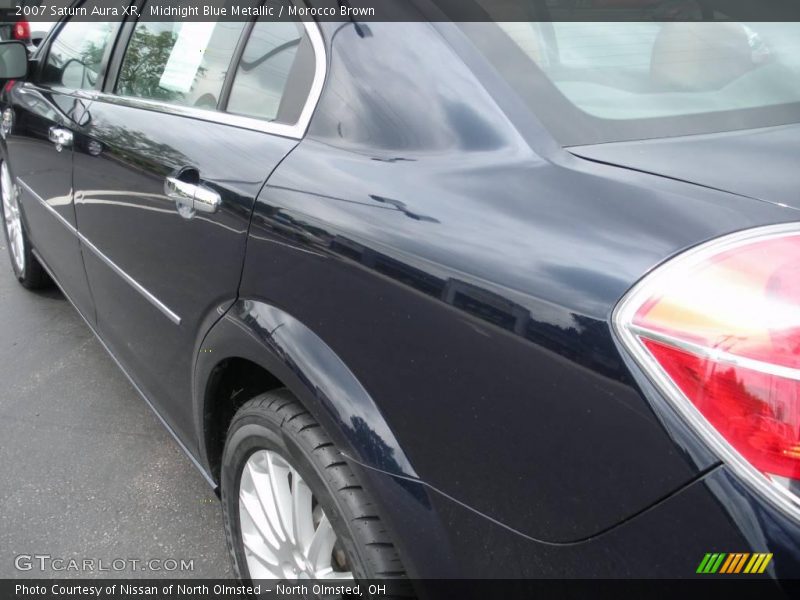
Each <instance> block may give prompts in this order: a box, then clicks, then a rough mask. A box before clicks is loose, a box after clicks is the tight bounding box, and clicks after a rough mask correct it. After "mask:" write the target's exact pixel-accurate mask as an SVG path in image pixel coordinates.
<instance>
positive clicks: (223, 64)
mask: <svg viewBox="0 0 800 600" xmlns="http://www.w3.org/2000/svg"><path fill="white" fill-rule="evenodd" d="M244 25H245V24H244V23H241V22H235V23H227V22H216V23H215V22H208V23H206V22H199V23H196V22H149V21H140V22H138V23H137V24H136V27H135V29H134V31H133V35H132V37H131V39H130V42H129V43H128V48H127V49H126V51H125V55H124V57H123V60H122V67H121V68H120V73H119V77H118V79H117V85H116V90H115V91H116V93H117V94H118V95H120V96H132V97H136V98H145V99H149V100H159V101H161V102H168V103H170V104H179V105H182V106H191V107H196V108H205V109H216V107H217V103H218V102H219V99H220V95H221V93H222V87H223V83H224V81H225V76H226V74H227V72H228V68H229V66H230V64H231V61H232V60H233V54H234V51H235V50H236V44H237V42H238V40H239V37H240V35H241V33H242V30H243V28H244Z"/></svg>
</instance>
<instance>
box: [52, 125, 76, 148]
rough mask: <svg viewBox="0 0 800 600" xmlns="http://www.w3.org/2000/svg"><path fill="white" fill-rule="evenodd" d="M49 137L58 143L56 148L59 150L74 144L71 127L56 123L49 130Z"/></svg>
mask: <svg viewBox="0 0 800 600" xmlns="http://www.w3.org/2000/svg"><path fill="white" fill-rule="evenodd" d="M47 137H48V138H49V139H50V141H51V142H53V143H54V144H55V145H56V150H58V151H59V152H61V150H62V149H63V148H69V147H70V146H72V132H71V131H70V130H69V129H64V128H63V127H58V126H55V125H54V126H53V127H51V128H50V129H49V130H48V132H47Z"/></svg>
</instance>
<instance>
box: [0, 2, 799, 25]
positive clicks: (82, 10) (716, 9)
mask: <svg viewBox="0 0 800 600" xmlns="http://www.w3.org/2000/svg"><path fill="white" fill-rule="evenodd" d="M256 17H260V18H265V19H274V20H289V19H314V20H318V21H352V20H355V21H363V22H370V21H455V22H482V21H590V22H591V21H598V22H599V21H800V2H798V1H797V0H263V1H261V0H87V1H85V2H73V1H71V0H43V1H39V0H0V21H15V20H18V19H21V18H24V19H26V20H28V21H59V20H61V19H64V18H72V19H78V20H85V21H117V20H122V19H126V18H140V19H146V20H153V21H247V20H250V19H253V18H256Z"/></svg>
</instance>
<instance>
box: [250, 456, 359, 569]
mask: <svg viewBox="0 0 800 600" xmlns="http://www.w3.org/2000/svg"><path fill="white" fill-rule="evenodd" d="M317 520H319V524H318V525H317V526H316V527H315V526H314V523H315V522H316V521H317ZM239 526H240V530H241V533H242V544H243V545H244V556H245V560H246V561H247V568H248V570H249V573H250V576H251V577H252V578H253V579H295V578H313V579H318V578H324V579H352V578H353V574H352V573H351V572H350V571H341V570H339V571H337V570H335V569H334V566H333V550H334V547H335V546H336V532H335V531H334V530H333V527H332V526H331V524H330V521H329V520H328V516H327V515H326V514H325V512H324V511H323V510H322V507H321V506H320V505H318V504H317V502H316V501H315V500H314V493H313V491H312V490H311V488H310V487H309V486H308V484H307V483H306V482H305V481H304V480H303V478H302V476H301V475H300V473H299V472H298V471H297V470H296V469H295V468H294V467H292V465H291V464H290V463H289V462H288V461H287V460H286V459H285V458H284V457H283V456H281V455H280V454H278V453H277V452H274V451H272V450H259V451H258V452H254V453H253V454H252V455H251V456H250V458H248V460H247V463H246V464H245V466H244V468H243V469H242V474H241V478H240V480H239Z"/></svg>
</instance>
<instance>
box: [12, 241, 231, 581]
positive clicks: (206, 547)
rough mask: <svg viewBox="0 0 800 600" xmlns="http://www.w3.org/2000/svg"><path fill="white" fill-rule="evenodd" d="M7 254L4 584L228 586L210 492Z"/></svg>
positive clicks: (68, 319) (88, 335)
mask: <svg viewBox="0 0 800 600" xmlns="http://www.w3.org/2000/svg"><path fill="white" fill-rule="evenodd" d="M5 246H6V244H5V239H4V238H3V236H2V234H1V233H0V482H2V486H0V578H16V577H46V578H50V577H137V578H138V577H143V578H149V577H164V576H170V577H198V578H200V577H202V578H216V577H230V576H231V571H230V565H229V559H228V554H227V551H226V549H225V540H224V533H223V526H222V513H221V509H220V505H219V502H218V501H217V499H216V497H215V496H214V494H213V492H212V491H211V489H210V488H209V487H208V484H207V483H206V482H205V481H204V480H203V478H202V477H201V475H200V474H199V473H198V472H197V471H196V470H195V468H194V467H193V466H192V464H191V463H190V462H189V460H188V458H186V456H185V455H184V454H183V452H182V451H181V449H180V448H179V447H178V445H177V444H176V443H175V442H174V440H173V439H172V437H171V436H170V435H169V433H167V432H166V430H164V428H163V427H162V425H161V424H160V423H159V421H158V419H157V418H156V417H155V415H153V413H152V412H151V411H150V409H149V408H148V406H147V405H146V404H145V402H144V401H143V400H142V399H141V398H140V397H139V395H138V394H137V393H136V391H135V390H134V389H133V388H132V387H131V385H130V384H129V383H128V380H127V379H126V378H125V376H124V375H123V374H122V372H121V371H120V370H119V369H118V368H117V366H116V365H115V364H114V362H113V360H112V359H111V358H110V357H109V356H108V354H107V353H106V351H105V350H104V349H103V347H102V346H101V345H100V343H99V342H98V341H97V339H96V338H95V337H94V334H93V333H92V332H91V330H90V329H89V328H88V327H87V326H86V324H85V323H84V322H83V320H82V319H81V317H80V316H79V315H78V314H77V313H76V312H75V310H74V309H73V308H72V306H71V305H70V303H69V302H68V301H67V300H66V299H65V298H64V296H63V295H61V293H60V292H58V291H57V290H56V289H53V290H51V291H47V292H30V291H27V290H25V289H23V288H22V287H21V286H20V285H19V284H18V283H17V282H16V281H15V279H14V277H13V274H12V272H11V266H10V263H9V259H8V253H7V250H6V247H5ZM41 557H49V558H41ZM71 560H74V561H75V562H70V561H71ZM85 560H89V561H91V562H90V563H85V562H84V561H85ZM181 560H183V561H184V566H183V570H181V562H180V561H181ZM59 561H60V562H59ZM150 561H156V562H150ZM171 561H175V562H174V563H173V562H171ZM90 564H91V565H92V567H91V568H86V567H87V566H88V565H90ZM123 565H124V568H121V569H120V570H117V569H119V568H120V567H123ZM76 566H77V567H78V569H77V570H75V569H74V567H76ZM190 567H191V568H190ZM102 568H105V569H107V570H102V571H101V570H100V569H102ZM168 569H169V570H168Z"/></svg>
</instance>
